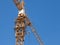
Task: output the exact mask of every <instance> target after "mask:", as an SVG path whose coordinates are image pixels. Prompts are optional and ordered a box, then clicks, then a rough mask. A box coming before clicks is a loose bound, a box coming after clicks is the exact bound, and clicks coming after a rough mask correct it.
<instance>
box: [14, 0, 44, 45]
mask: <svg viewBox="0 0 60 45" xmlns="http://www.w3.org/2000/svg"><path fill="white" fill-rule="evenodd" d="M14 3H15V5H16V7H17V8H18V11H19V12H18V17H17V19H16V21H15V28H14V30H15V37H16V45H24V38H25V35H26V30H25V29H26V27H27V26H29V27H30V28H31V31H32V33H33V34H34V36H35V37H36V39H37V40H38V42H39V44H40V45H43V42H42V40H41V38H40V36H39V35H38V33H37V32H36V30H35V28H34V27H33V26H32V23H31V22H30V20H29V19H28V17H27V15H26V13H25V9H24V0H21V2H20V1H19V0H14Z"/></svg>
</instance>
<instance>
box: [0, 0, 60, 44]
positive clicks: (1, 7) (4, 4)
mask: <svg viewBox="0 0 60 45" xmlns="http://www.w3.org/2000/svg"><path fill="white" fill-rule="evenodd" d="M25 9H26V14H27V15H28V17H29V19H30V21H31V22H32V23H33V25H34V27H35V28H36V31H37V32H38V34H39V35H40V36H41V38H42V40H43V42H44V45H60V0H25ZM17 13H18V10H17V8H16V6H15V5H14V3H13V0H0V45H15V35H14V29H13V28H14V21H15V18H17ZM25 45H39V44H38V42H37V40H36V38H35V37H34V35H33V34H32V33H31V34H30V36H29V35H26V38H25Z"/></svg>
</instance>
